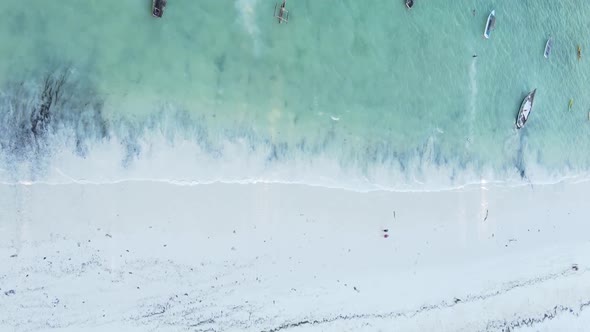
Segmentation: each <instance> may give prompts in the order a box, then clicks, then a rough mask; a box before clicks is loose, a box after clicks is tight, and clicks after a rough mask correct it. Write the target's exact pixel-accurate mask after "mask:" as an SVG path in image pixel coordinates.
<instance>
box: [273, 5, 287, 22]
mask: <svg viewBox="0 0 590 332" xmlns="http://www.w3.org/2000/svg"><path fill="white" fill-rule="evenodd" d="M278 5H279V4H278V3H277V4H275V12H274V17H275V18H276V19H278V20H279V23H283V22H285V23H289V11H288V10H287V0H283V3H282V4H281V6H280V7H279V8H278V10H277V6H278Z"/></svg>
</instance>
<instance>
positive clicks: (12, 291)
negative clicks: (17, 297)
mask: <svg viewBox="0 0 590 332" xmlns="http://www.w3.org/2000/svg"><path fill="white" fill-rule="evenodd" d="M14 294H16V292H15V291H14V289H11V290H9V291H6V292H4V295H6V296H10V295H14Z"/></svg>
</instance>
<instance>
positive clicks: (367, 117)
mask: <svg viewBox="0 0 590 332" xmlns="http://www.w3.org/2000/svg"><path fill="white" fill-rule="evenodd" d="M398 2H399V3H398ZM274 5H275V4H274V3H273V2H272V1H262V0H236V1H198V2H197V1H178V0H177V1H174V0H173V1H170V2H169V5H168V7H167V9H166V11H165V14H164V18H163V19H160V20H158V19H154V18H152V17H151V15H150V13H149V11H150V1H140V0H133V1H125V2H118V1H114V0H105V1H101V2H96V3H83V2H79V1H75V0H64V1H60V2H47V1H42V0H28V1H20V2H11V3H7V4H6V5H5V7H6V10H7V12H10V13H12V14H11V15H10V17H9V18H7V19H6V20H4V21H3V22H0V38H1V40H3V41H4V43H3V44H2V45H1V46H0V53H1V54H2V59H3V61H1V62H0V80H1V81H2V83H1V84H2V96H1V102H2V104H1V105H0V112H1V113H0V126H2V131H1V134H0V144H1V145H0V148H1V150H2V152H1V156H2V158H1V159H2V165H4V166H2V167H1V171H0V177H1V178H2V179H3V180H4V181H7V182H10V181H70V180H80V179H84V180H88V181H97V182H100V181H117V180H122V179H128V178H144V179H145V178H149V179H154V180H182V181H195V182H211V181H230V182H231V181H240V182H251V181H278V182H305V183H309V184H319V185H330V186H344V187H348V188H353V189H375V188H387V189H418V190H430V189H440V188H446V187H449V186H461V185H464V184H466V183H470V182H479V181H480V180H485V181H487V182H493V181H496V182H507V183H516V184H518V183H539V182H547V181H555V180H559V179H561V178H563V177H566V176H567V177H582V178H584V177H586V174H587V172H588V170H589V167H590V154H588V153H586V152H585V148H586V147H587V146H588V145H589V143H590V135H588V134H589V133H590V121H589V118H588V116H589V115H588V112H589V110H590V97H589V96H588V94H586V93H584V92H585V88H586V83H587V82H588V74H590V63H589V62H588V59H587V58H586V56H585V54H586V49H587V48H588V47H590V44H589V43H588V41H585V40H584V36H585V34H587V33H588V31H590V26H589V25H590V23H587V22H586V21H587V20H585V18H586V17H588V14H589V12H590V6H587V5H585V3H584V2H582V1H577V0H576V1H568V2H555V1H545V0H542V1H534V2H533V1H508V0H501V1H496V2H495V3H494V4H492V3H489V2H487V1H475V2H470V3H469V5H465V4H464V3H463V4H462V3H458V2H448V1H436V2H435V1H433V2H426V1H417V2H416V5H415V6H414V8H413V9H412V10H411V11H408V10H406V9H405V7H404V6H403V1H401V0H400V1H379V2H378V3H375V4H374V5H372V6H368V5H367V4H365V3H361V2H358V1H352V0H348V1H331V0H330V1H321V2H319V1H311V0H307V1H306V0H301V1H296V2H295V1H293V2H289V3H288V8H289V10H290V22H289V23H288V24H281V25H279V24H277V22H276V21H275V20H273V17H272V13H273V9H274ZM474 9H475V13H473V10H474ZM492 9H495V10H496V16H497V22H496V29H495V30H494V31H493V32H492V36H491V38H490V39H489V40H485V39H484V38H483V37H482V33H483V29H484V26H485V21H486V18H487V15H488V13H489V11H490V10H492ZM523 13H524V14H523ZM549 35H552V36H553V37H554V38H555V43H554V48H553V52H552V54H551V57H550V58H549V59H545V58H544V57H543V48H544V45H545V42H546V40H547V38H548V36H549ZM578 44H579V45H580V46H581V47H582V53H583V56H582V59H581V60H580V61H578V60H577V58H576V46H577V45H578ZM474 54H477V57H473V55H474ZM63 73H67V83H66V84H65V85H63V87H62V90H63V94H62V95H61V96H60V98H58V100H53V101H52V104H51V106H50V108H49V110H50V113H51V116H50V117H48V118H47V120H44V121H45V122H47V123H46V124H44V127H47V128H46V129H44V130H43V131H38V132H34V131H33V130H32V129H31V128H32V127H33V124H34V122H35V121H36V120H33V117H32V116H31V114H35V112H37V113H38V111H39V109H40V105H41V104H43V100H44V99H43V96H42V93H41V91H42V86H43V82H44V78H45V77H46V76H47V75H53V77H59V76H60V75H61V74H63ZM21 83H22V85H21ZM534 88H537V94H536V98H535V107H534V110H533V113H532V115H531V117H530V118H529V122H528V123H527V125H526V127H525V128H524V129H523V130H520V131H516V130H515V129H514V121H515V116H516V113H517V111H518V107H519V106H520V102H521V101H522V98H523V97H524V96H525V95H526V94H527V93H528V92H529V91H531V90H532V89H534ZM570 99H573V100H574V105H573V107H572V109H571V110H568V102H569V100H570ZM70 152H72V155H69V153H70ZM100 162H102V163H101V164H100V167H99V166H96V165H97V163H100ZM56 174H57V175H56Z"/></svg>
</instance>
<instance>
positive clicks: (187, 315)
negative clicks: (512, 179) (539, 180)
mask: <svg viewBox="0 0 590 332" xmlns="http://www.w3.org/2000/svg"><path fill="white" fill-rule="evenodd" d="M589 188H590V184H589V183H579V184H558V185H553V186H545V187H535V188H534V189H530V188H504V189H502V188H496V189H489V190H479V191H475V190H472V191H451V192H430V193H396V192H371V193H356V192H351V191H345V190H337V189H326V188H319V187H309V186H302V185H279V184H270V185H269V184H251V185H235V184H211V185H201V186H175V185H170V184H164V183H153V182H152V183H146V182H137V183H131V182H129V183H120V184H113V185H108V186H94V185H67V186H51V185H33V186H7V185H1V186H0V194H1V195H0V197H4V198H3V200H2V201H0V204H1V205H2V206H0V207H1V208H2V210H3V211H5V216H7V217H8V218H7V219H8V220H10V222H8V223H3V224H2V225H1V227H2V233H3V234H5V236H4V237H3V238H2V240H1V241H0V255H2V256H5V257H6V259H7V262H8V264H6V265H4V266H3V267H2V268H0V272H1V273H0V274H2V275H4V278H3V283H2V284H3V286H2V292H6V291H7V290H6V289H12V290H14V291H15V294H13V295H10V296H7V295H6V296H4V298H3V299H2V300H1V301H0V309H1V310H2V311H3V312H7V313H8V315H7V317H8V318H7V319H5V320H3V321H1V322H0V326H4V328H10V329H16V330H19V331H27V330H31V329H35V330H37V329H41V327H43V326H46V324H47V323H48V322H51V323H52V324H54V325H55V326H56V327H60V328H62V329H63V330H64V331H69V330H72V331H73V330H75V329H79V328H86V327H88V328H90V327H96V326H98V327H97V328H99V329H100V328H110V329H126V330H134V329H141V328H144V329H145V328H150V327H154V328H155V327H156V326H157V327H158V329H162V330H164V331H175V330H179V329H185V328H188V327H189V326H191V325H193V324H201V325H199V327H200V328H202V329H206V328H214V329H221V330H229V331H233V330H246V331H260V330H264V331H270V330H273V329H284V328H287V327H289V326H291V325H289V324H296V323H298V322H303V321H314V320H317V321H318V322H321V323H319V324H317V325H314V324H309V323H307V324H303V325H301V327H300V328H302V329H303V330H314V329H317V330H323V329H343V330H346V329H349V330H354V329H357V330H358V329H363V328H364V329H367V328H368V329H372V330H375V329H379V328H388V327H389V328H392V327H398V328H400V329H403V330H410V331H411V330H424V329H432V328H438V329H441V326H442V330H445V331H456V330H465V329H467V330H477V331H500V330H501V328H507V327H510V328H511V329H513V330H514V329H515V327H516V325H515V324H517V323H518V322H520V321H522V320H526V319H533V318H534V319H538V318H539V317H541V318H542V317H543V315H544V314H545V313H547V312H550V311H551V310H553V309H552V308H554V307H555V306H561V307H560V308H562V307H563V308H568V310H565V309H564V310H563V311H560V310H558V312H557V314H556V315H555V318H552V319H549V320H548V319H543V320H542V321H539V322H537V323H534V324H533V326H532V328H536V329H538V328H545V327H548V326H554V325H555V324H557V325H556V326H561V327H563V326H568V327H571V328H572V329H570V330H575V328H576V326H577V327H578V328H580V330H581V329H582V327H583V326H587V325H584V324H587V323H588V322H589V321H590V315H589V314H588V311H589V310H587V309H590V308H589V307H588V306H587V305H586V306H585V305H584V303H586V301H589V300H590V299H587V298H584V295H585V294H589V293H590V282H588V281H590V257H588V255H585V253H586V252H589V250H590V238H589V237H588V235H587V234H588V233H589V232H588V230H589V228H590V227H589V226H588V225H587V223H586V218H585V216H587V215H588V214H589V213H590V207H589V206H587V205H586V204H585V198H584V193H586V192H588V189H589ZM162 202H165V204H162ZM394 211H395V212H394ZM486 211H488V212H489V213H487V216H486ZM7 214H8V215H7ZM486 217H487V218H486ZM385 228H387V229H388V233H389V234H390V236H389V238H387V239H385V238H383V229H385ZM11 255H17V256H16V257H10V256H11ZM44 258H45V259H44ZM574 266H575V268H574ZM25 274H26V275H28V277H23V275H25ZM138 287H139V288H138ZM43 294H47V296H44V295H43ZM185 294H187V295H185ZM113 298H117V299H118V300H117V301H116V302H113ZM56 299H58V305H54V304H53V303H54V302H55V301H56ZM457 299H458V300H459V301H457ZM82 302H84V303H82ZM21 305H22V306H24V307H26V308H30V309H27V310H24V311H22V310H20V309H19V310H17V308H18V307H19V306H21ZM569 309H571V310H572V311H571V312H570V311H569ZM220 312H222V313H221V314H220ZM572 313H573V314H572ZM103 314H104V315H105V316H104V317H103V316H102V315H103ZM27 317H34V318H33V319H29V318H27ZM56 317H59V318H56ZM346 317H348V318H346ZM476 318H477V319H476ZM574 318H576V319H574ZM417 319H418V321H417ZM533 321H534V320H533ZM441 322H442V325H439V324H441ZM417 323H419V324H417ZM2 324H3V325H2ZM551 324H553V325H551ZM560 324H567V325H560ZM291 327H292V328H293V330H298V329H297V328H296V327H295V326H291ZM68 329H69V330H68Z"/></svg>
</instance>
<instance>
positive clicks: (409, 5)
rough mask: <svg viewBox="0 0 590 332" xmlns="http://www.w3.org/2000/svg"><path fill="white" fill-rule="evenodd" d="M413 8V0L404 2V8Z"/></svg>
mask: <svg viewBox="0 0 590 332" xmlns="http://www.w3.org/2000/svg"><path fill="white" fill-rule="evenodd" d="M412 7H414V0H406V8H408V9H412Z"/></svg>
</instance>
